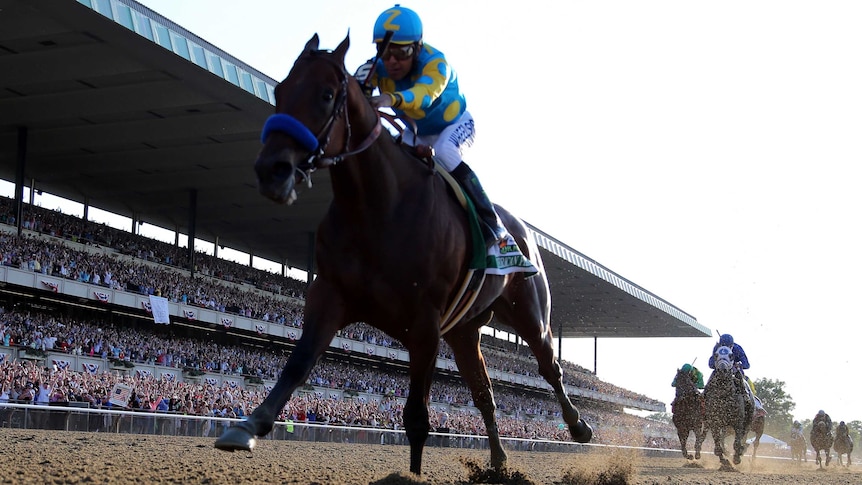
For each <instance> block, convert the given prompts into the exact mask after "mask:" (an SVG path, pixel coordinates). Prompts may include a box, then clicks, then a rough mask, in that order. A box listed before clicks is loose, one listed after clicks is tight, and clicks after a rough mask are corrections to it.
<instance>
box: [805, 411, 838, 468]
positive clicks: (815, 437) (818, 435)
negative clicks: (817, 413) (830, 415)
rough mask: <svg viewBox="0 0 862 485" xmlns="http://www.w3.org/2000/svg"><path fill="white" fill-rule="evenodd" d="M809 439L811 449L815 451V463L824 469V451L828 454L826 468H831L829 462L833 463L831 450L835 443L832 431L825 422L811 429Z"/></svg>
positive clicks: (818, 423) (819, 422) (820, 422)
mask: <svg viewBox="0 0 862 485" xmlns="http://www.w3.org/2000/svg"><path fill="white" fill-rule="evenodd" d="M809 438H810V439H811V448H813V449H814V454H815V456H814V461H815V462H816V463H817V465H818V466H820V467H821V468H822V467H823V462H822V460H821V458H820V451H821V450H823V451H824V452H825V454H826V466H829V462H830V461H832V454H831V453H830V452H829V450H830V448H832V444H833V442H834V439H833V437H832V429H831V428H830V427H829V426H828V425H827V424H826V422H825V421H818V422H817V424H815V425H814V426H813V427H812V428H811V434H810V436H809Z"/></svg>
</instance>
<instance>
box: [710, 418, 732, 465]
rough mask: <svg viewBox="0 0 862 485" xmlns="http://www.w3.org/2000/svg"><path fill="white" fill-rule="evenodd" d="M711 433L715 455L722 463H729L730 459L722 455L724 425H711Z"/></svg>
mask: <svg viewBox="0 0 862 485" xmlns="http://www.w3.org/2000/svg"><path fill="white" fill-rule="evenodd" d="M710 432H711V433H712V441H713V442H714V450H713V452H714V453H715V456H717V457H718V461H720V462H721V464H722V465H729V464H730V461H728V460H727V458H725V457H724V427H723V426H713V427H712V428H711V429H710Z"/></svg>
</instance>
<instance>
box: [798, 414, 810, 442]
mask: <svg viewBox="0 0 862 485" xmlns="http://www.w3.org/2000/svg"><path fill="white" fill-rule="evenodd" d="M800 423H801V424H802V433H803V434H804V435H805V439H808V437H809V436H811V420H810V419H808V418H805V419H803V420H802V421H800Z"/></svg>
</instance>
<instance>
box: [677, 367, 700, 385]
mask: <svg viewBox="0 0 862 485" xmlns="http://www.w3.org/2000/svg"><path fill="white" fill-rule="evenodd" d="M680 370H681V371H683V372H686V373H688V376H689V377H691V381H692V382H694V385H695V386H696V387H697V388H698V389H703V372H701V371H700V370H698V368H697V367H695V366H693V365H691V364H683V365H682V367H680ZM670 385H671V387H676V377H674V378H673V382H671V383H670Z"/></svg>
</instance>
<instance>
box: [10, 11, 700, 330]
mask: <svg viewBox="0 0 862 485" xmlns="http://www.w3.org/2000/svg"><path fill="white" fill-rule="evenodd" d="M0 72H2V73H3V76H2V77H0V178H2V179H5V180H10V181H15V180H16V167H17V165H18V161H19V160H20V159H21V158H25V159H26V165H25V170H24V174H23V180H24V185H26V186H30V185H31V183H32V184H33V185H34V186H35V188H36V189H37V190H44V191H46V192H49V193H51V194H55V195H58V196H60V197H63V198H66V199H70V200H74V201H78V202H81V203H85V204H88V205H89V206H94V207H98V208H101V209H104V210H107V211H110V212H114V213H117V214H121V215H125V216H127V217H132V218H133V219H136V220H138V221H144V222H146V223H149V224H153V225H156V226H161V227H165V228H168V229H172V230H176V231H179V232H182V233H184V234H189V227H190V225H191V222H190V221H194V222H193V224H194V228H195V232H194V236H195V237H196V238H198V239H204V240H208V241H211V242H215V241H218V244H219V245H222V246H227V247H230V248H234V249H237V250H240V251H243V252H247V253H250V254H253V255H255V256H259V257H262V258H265V259H268V260H272V261H278V262H284V263H286V264H288V265H289V266H292V267H296V268H300V269H308V268H309V260H310V254H311V251H310V244H311V241H312V234H313V232H314V230H315V228H316V226H317V223H318V221H319V220H320V219H321V217H322V215H323V213H324V211H325V209H326V208H327V206H328V203H329V200H330V197H331V189H330V186H329V177H328V172H327V171H325V170H324V171H319V172H317V173H316V174H315V179H314V182H315V186H314V188H312V189H304V190H303V193H302V194H301V196H300V197H299V200H298V201H297V202H296V203H295V204H294V205H293V206H291V207H290V208H287V207H284V206H278V205H276V204H273V203H272V202H270V201H269V200H267V199H265V198H264V197H261V196H260V195H259V194H258V192H257V188H256V181H255V177H254V173H253V171H252V169H251V165H252V161H253V159H254V157H255V155H256V153H257V150H258V148H259V146H260V142H259V131H260V127H261V124H262V120H264V119H265V118H266V117H267V116H269V114H271V112H272V105H271V103H270V101H271V100H272V89H273V86H274V85H275V83H276V81H275V80H273V79H271V78H269V77H267V76H265V75H263V74H262V73H260V72H258V71H257V70H255V69H254V68H252V67H250V66H247V65H245V64H244V63H243V62H242V61H240V60H238V59H236V58H234V57H232V56H231V55H229V54H227V53H226V52H224V51H222V50H221V49H219V48H217V47H215V46H213V45H211V44H210V43H208V42H206V41H204V40H203V39H201V38H199V37H197V36H195V35H194V34H192V33H190V32H188V31H186V30H185V29H183V28H182V27H180V26H178V25H176V24H175V23H173V22H171V21H170V20H168V19H165V18H164V17H161V16H160V15H158V14H156V13H155V12H153V11H151V10H149V9H147V8H146V7H144V6H142V5H140V4H137V3H135V2H133V1H131V0H111V1H106V0H102V1H99V2H96V1H95V0H79V1H75V0H29V1H27V2H21V1H17V0H0ZM24 135H26V138H24ZM24 140H25V142H24ZM21 146H26V150H25V151H22V150H20V147H21ZM531 228H532V229H533V230H534V232H535V235H536V238H537V241H538V242H539V245H540V247H541V248H542V253H543V254H542V255H543V257H544V260H545V264H546V268H547V271H548V274H549V278H550V284H551V291H552V302H553V308H552V319H553V327H554V332H555V333H556V335H557V336H562V337H707V336H710V334H711V330H710V329H708V328H706V327H705V326H703V325H701V324H700V323H698V322H697V320H696V319H695V318H694V317H693V316H691V315H689V314H687V313H685V312H683V311H682V310H680V309H678V308H677V307H675V306H673V305H671V304H670V303H668V302H666V301H664V300H662V299H661V298H659V297H657V296H655V295H653V294H651V293H650V292H648V291H646V290H645V289H643V288H641V287H639V286H637V285H635V284H634V283H631V282H629V281H627V280H626V279H625V278H623V277H621V276H619V275H617V274H615V273H613V272H612V271H610V270H608V269H607V268H605V267H603V266H602V265H600V264H599V263H597V262H596V261H593V260H591V259H590V258H588V257H586V256H584V255H582V254H580V253H578V252H577V251H575V250H574V249H572V248H571V247H568V246H566V245H565V244H563V243H561V242H560V241H558V240H556V239H554V238H553V237H552V236H550V235H548V234H546V233H544V232H543V231H541V230H540V229H538V228H535V227H532V226H531ZM216 238H218V239H216ZM500 328H501V329H503V330H506V329H505V327H500Z"/></svg>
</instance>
